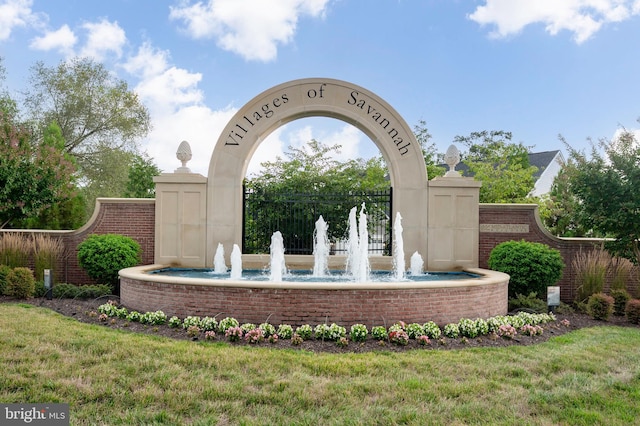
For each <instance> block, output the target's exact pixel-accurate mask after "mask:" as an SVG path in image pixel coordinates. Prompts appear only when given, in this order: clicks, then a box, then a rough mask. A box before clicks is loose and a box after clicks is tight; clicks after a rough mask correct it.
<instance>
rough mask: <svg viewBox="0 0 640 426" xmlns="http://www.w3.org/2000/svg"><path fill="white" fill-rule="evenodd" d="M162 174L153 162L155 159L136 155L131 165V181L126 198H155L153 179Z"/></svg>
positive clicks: (129, 180) (128, 184)
mask: <svg viewBox="0 0 640 426" xmlns="http://www.w3.org/2000/svg"><path fill="white" fill-rule="evenodd" d="M160 173H162V170H160V169H159V168H158V166H156V165H155V163H154V162H153V159H151V158H149V157H147V156H146V155H136V156H134V157H133V159H132V160H131V163H130V165H129V175H128V177H129V179H128V180H127V187H126V191H125V197H129V198H153V197H155V195H156V189H155V183H154V182H153V177H154V176H158V175H160Z"/></svg>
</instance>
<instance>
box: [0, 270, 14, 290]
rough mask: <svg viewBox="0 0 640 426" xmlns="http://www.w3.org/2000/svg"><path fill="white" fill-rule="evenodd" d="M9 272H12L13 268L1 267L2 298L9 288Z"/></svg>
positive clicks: (0, 284) (0, 286)
mask: <svg viewBox="0 0 640 426" xmlns="http://www.w3.org/2000/svg"><path fill="white" fill-rule="evenodd" d="M9 272H11V267H9V266H7V265H0V296H2V295H3V294H4V290H5V288H6V287H7V274H8V273H9Z"/></svg>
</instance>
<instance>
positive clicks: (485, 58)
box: [0, 0, 640, 175]
mask: <svg viewBox="0 0 640 426" xmlns="http://www.w3.org/2000/svg"><path fill="white" fill-rule="evenodd" d="M78 55H81V56H90V57H93V58H94V59H96V60H98V61H101V62H103V63H104V64H105V65H106V67H107V68H108V69H109V70H111V71H112V72H113V73H114V74H115V75H117V77H118V78H121V79H124V80H126V81H127V82H128V83H129V85H130V87H131V88H132V89H134V90H136V91H137V92H138V93H139V95H140V97H141V99H142V100H143V102H144V103H145V104H146V105H147V107H148V108H149V110H150V112H151V116H152V120H153V126H154V129H153V131H152V132H151V133H150V134H149V136H148V138H147V139H146V140H144V141H142V144H143V147H144V149H145V150H146V151H147V152H148V153H149V155H151V156H152V157H153V158H154V160H155V162H156V163H157V164H158V165H159V166H160V167H161V168H162V169H163V170H165V171H168V172H171V171H173V169H175V168H177V167H178V166H179V165H180V164H179V162H178V161H177V160H176V159H175V151H176V149H177V147H178V145H179V143H180V141H182V140H187V141H189V143H190V144H191V146H192V151H193V153H194V159H193V160H192V161H191V162H190V163H189V166H190V167H191V169H192V170H193V171H195V172H198V173H202V174H204V175H206V173H207V169H208V164H209V160H210V157H211V153H212V151H213V146H214V144H215V142H216V140H217V138H218V135H219V133H220V131H221V130H222V128H223V127H224V126H225V124H226V123H227V121H228V120H229V119H230V118H231V117H232V115H233V114H234V112H235V111H237V110H238V109H239V108H241V107H242V106H243V105H244V104H245V103H247V102H248V101H250V100H251V99H252V98H253V97H254V96H256V95H258V94H259V93H261V92H262V91H264V90H266V89H269V88H270V87H273V86H275V85H278V84H280V83H284V82H287V81H290V80H294V79H298V78H307V77H327V78H335V79H339V80H345V81H348V82H351V83H354V84H356V85H359V86H362V87H364V88H366V89H368V90H370V91H372V92H374V93H376V94H377V95H378V96H380V97H382V98H383V99H385V100H386V101H387V102H388V103H389V104H391V105H392V106H393V107H394V108H395V109H396V110H397V111H398V112H399V113H400V114H401V115H402V116H403V117H404V119H405V120H406V121H407V123H408V124H409V125H410V126H411V127H413V126H414V125H415V124H417V123H418V121H419V120H425V121H426V123H427V127H428V128H429V131H430V133H431V134H432V136H433V141H434V142H435V143H436V146H437V147H438V149H439V151H442V152H444V151H445V150H446V148H447V147H448V146H449V144H451V142H452V140H453V138H454V137H455V136H456V135H468V134H469V133H470V132H473V131H480V130H506V131H511V132H512V133H513V137H514V140H515V141H517V142H523V143H524V144H525V145H527V146H533V150H534V151H546V150H554V149H562V150H563V151H564V147H563V145H562V144H561V143H560V141H559V139H558V135H559V134H562V135H563V136H564V137H565V138H566V139H567V140H568V141H569V142H570V143H571V145H572V146H574V147H577V148H585V147H587V146H588V144H587V138H589V137H591V138H593V139H598V138H611V137H614V135H615V134H616V132H617V131H619V130H620V128H621V127H625V128H626V129H628V130H636V129H638V128H640V124H639V123H638V122H637V121H636V120H637V119H638V117H640V102H639V99H640V78H639V76H640V0H529V1H527V0H484V1H463V0H460V1H451V0H423V1H419V0H375V1H374V0H201V1H194V0H165V1H160V0H109V1H97V0H95V1H94V0H0V56H1V57H2V58H3V64H4V66H5V68H6V71H7V79H6V81H5V86H6V88H7V89H9V91H10V92H11V93H12V95H13V96H14V97H16V98H18V99H19V97H20V95H19V92H20V91H21V90H24V89H25V88H26V87H27V85H28V75H29V68H30V66H32V65H33V64H34V63H35V62H36V61H44V62H45V63H46V64H47V65H50V66H54V65H57V64H58V63H59V62H60V61H61V60H65V59H68V58H71V57H73V56H78ZM311 138H315V139H317V140H320V141H322V142H325V143H341V144H342V145H343V149H342V156H344V157H348V158H350V157H354V156H361V157H369V156H372V155H376V154H377V150H376V149H375V146H374V145H373V143H372V142H371V141H370V140H369V139H368V138H367V137H366V136H365V135H364V134H362V133H361V132H360V131H358V130H356V129H355V128H353V127H351V126H350V125H346V124H344V123H342V122H339V121H335V120H331V119H321V118H317V119H316V118H309V119H304V120H299V121H296V122H293V123H290V124H289V125H287V126H285V127H282V128H280V129H278V130H277V131H275V132H274V133H272V134H271V135H270V136H269V138H267V140H265V141H264V142H263V144H262V145H261V147H260V149H259V150H258V151H257V152H256V154H255V155H254V158H253V160H252V166H251V167H250V171H252V170H253V171H255V170H256V167H257V164H258V163H259V162H260V161H264V160H266V159H273V158H274V156H276V155H282V153H283V152H284V150H286V148H287V146H290V145H291V146H296V147H298V146H302V145H303V144H304V143H306V142H307V141H308V140H309V139H311Z"/></svg>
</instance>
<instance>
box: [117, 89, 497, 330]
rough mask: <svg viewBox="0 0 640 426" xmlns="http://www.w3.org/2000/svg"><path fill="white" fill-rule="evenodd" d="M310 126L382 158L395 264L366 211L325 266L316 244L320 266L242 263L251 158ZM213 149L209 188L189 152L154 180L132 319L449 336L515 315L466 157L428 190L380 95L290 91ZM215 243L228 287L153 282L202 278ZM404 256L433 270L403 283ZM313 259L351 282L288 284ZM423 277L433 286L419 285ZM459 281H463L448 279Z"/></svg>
mask: <svg viewBox="0 0 640 426" xmlns="http://www.w3.org/2000/svg"><path fill="white" fill-rule="evenodd" d="M285 94H286V97H285ZM265 106H273V108H272V109H270V111H269V114H268V115H266V114H259V115H260V116H261V117H262V118H261V119H260V120H258V119H257V118H256V119H253V118H252V117H256V116H255V115H254V114H257V113H256V111H264V108H265ZM374 106H375V108H374ZM372 111H373V112H374V113H372ZM312 116H326V117H332V118H335V119H338V120H343V121H345V122H347V123H350V124H352V125H354V126H356V127H358V128H359V129H360V130H362V131H363V132H364V133H365V134H367V135H369V136H370V138H371V140H372V141H373V142H374V143H375V144H376V146H377V147H378V148H379V150H380V152H381V153H382V156H383V157H384V159H385V161H386V163H387V167H388V172H389V174H388V176H389V181H390V184H391V187H392V189H393V202H392V205H391V206H390V213H389V214H390V216H391V218H395V217H396V216H397V215H396V213H397V212H402V225H400V222H399V220H397V222H398V226H397V229H396V230H395V231H394V232H396V236H395V238H394V239H395V240H396V245H395V247H394V251H393V253H392V256H371V257H369V256H368V247H369V243H368V231H367V217H366V210H365V208H364V206H362V208H361V210H360V215H359V221H358V213H357V208H355V207H354V208H353V209H352V210H351V211H350V212H349V224H350V230H349V235H348V250H347V255H346V256H345V255H342V254H340V255H329V256H325V255H324V254H323V253H321V251H322V249H321V245H322V243H321V242H320V241H319V239H318V242H317V245H316V247H315V251H316V253H315V254H314V255H313V256H311V255H290V254H285V253H284V251H282V250H281V249H279V248H278V249H276V247H274V250H272V252H273V253H274V255H273V256H269V255H268V254H255V255H253V254H252V255H250V254H241V253H240V251H239V249H238V250H236V247H235V244H236V243H239V242H241V241H242V238H243V231H244V228H243V226H244V221H243V202H242V200H243V181H244V179H245V178H246V170H247V165H248V164H249V162H250V160H251V157H252V155H253V153H254V152H255V150H256V149H257V147H258V145H259V144H260V143H261V142H262V141H263V140H264V139H265V137H266V136H267V135H268V134H270V133H271V132H273V131H274V130H275V129H276V128H277V127H279V126H282V125H284V124H286V123H288V122H290V121H294V120H297V119H300V118H304V117H312ZM214 146H215V147H214V150H213V153H212V155H211V161H210V163H209V169H208V175H207V176H203V175H200V174H197V173H191V172H190V170H189V168H188V167H187V165H186V162H187V161H188V159H189V158H191V152H190V149H188V144H187V143H186V142H185V143H184V144H181V148H180V149H179V152H178V153H177V157H178V158H179V159H180V161H181V162H182V167H180V168H179V169H177V170H176V172H175V173H163V174H162V175H160V176H157V177H156V178H154V181H155V183H156V199H155V236H154V237H155V238H154V244H155V245H154V247H153V253H154V263H155V264H153V265H145V266H139V267H136V268H127V269H124V270H122V271H120V291H121V301H122V303H123V304H124V305H125V306H127V307H128V308H130V309H134V310H138V311H155V310H157V309H159V308H161V309H163V311H164V312H165V313H167V314H168V315H177V316H179V317H184V316H187V315H217V314H220V313H224V314H225V315H228V316H233V317H235V318H236V319H237V320H238V321H240V322H252V323H261V322H264V321H265V320H266V319H267V318H269V320H270V321H271V322H272V323H287V324H291V325H295V324H305V323H306V324H320V323H326V322H336V323H339V324H342V325H345V326H348V325H350V324H355V323H366V324H367V325H376V324H385V323H386V324H389V323H391V322H393V321H405V322H418V323H424V322H426V321H435V322H437V323H439V324H444V323H447V322H457V321H458V320H459V319H460V318H463V317H466V318H478V317H480V318H487V317H490V316H495V315H504V314H506V313H507V293H508V281H509V277H508V276H507V275H505V274H501V273H499V272H495V271H488V270H485V269H479V268H478V264H479V255H478V254H479V251H480V247H479V233H480V226H479V223H480V222H479V208H478V203H479V188H480V186H481V183H480V182H478V181H475V180H474V179H473V178H468V177H463V176H461V175H460V174H459V173H457V172H456V171H455V167H456V164H457V162H458V161H459V155H457V154H456V150H455V149H453V148H450V149H449V150H447V153H448V155H447V161H446V162H447V164H448V165H449V172H447V174H446V176H444V177H436V178H434V179H432V180H429V179H428V176H427V174H426V173H425V170H426V166H425V162H424V156H423V153H422V151H421V149H420V144H419V142H418V141H417V140H416V138H415V136H414V135H413V132H412V131H411V128H410V126H409V125H408V124H407V123H406V122H405V121H404V119H403V118H402V117H401V116H400V115H399V114H398V113H397V112H396V111H395V110H394V109H393V107H391V105H389V104H388V103H387V102H385V101H384V100H383V99H381V98H380V97H379V96H377V95H375V94H374V93H372V92H370V91H368V90H366V89H365V88H362V87H358V86H356V85H354V84H352V83H349V82H344V81H339V80H334V79H327V78H313V79H311V78H310V79H301V80H294V81H291V82H287V83H283V84H281V85H278V86H276V87H273V88H271V89H268V90H267V91H265V92H263V93H261V94H259V95H258V96H256V97H255V98H253V100H251V101H250V102H249V103H247V104H246V105H245V106H244V107H242V108H240V109H239V110H238V112H237V113H236V114H235V115H234V117H233V118H232V119H231V120H230V121H229V123H228V124H227V126H226V127H225V129H224V130H223V131H222V132H221V133H220V137H219V139H218V140H217V142H216V143H215V144H214ZM345 213H346V212H345ZM498 224H499V223H498ZM401 228H404V231H405V235H404V238H402V230H401ZM484 232H487V231H484ZM489 232H490V231H489ZM399 237H400V238H399ZM316 238H318V236H317V235H316ZM399 240H400V241H399ZM216 242H220V243H221V244H222V245H223V246H224V248H225V249H226V250H227V251H229V250H230V248H231V247H232V246H234V250H233V252H232V253H231V269H232V271H231V277H230V278H226V277H224V278H222V277H219V276H216V275H215V274H209V275H208V277H207V278H194V277H175V276H160V275H159V274H156V273H153V272H154V271H157V270H161V269H163V268H167V267H169V266H177V267H181V268H189V267H190V268H204V267H205V266H206V265H207V264H208V262H210V259H211V257H212V254H213V253H214V252H215V251H216V246H215V244H216ZM274 243H275V241H274ZM276 245H277V244H276ZM403 246H404V247H403ZM405 251H407V252H410V253H413V252H414V251H415V252H417V253H422V255H424V256H425V260H424V269H423V265H422V264H421V265H418V261H417V260H414V258H416V259H417V256H420V255H416V256H411V257H412V266H411V274H410V275H411V276H409V277H403V276H402V274H404V273H405V272H406V271H405V269H406V268H405V266H404V264H403V262H404V260H405V259H404V257H405V255H404V252H405ZM316 258H317V259H318V263H319V264H318V268H319V269H324V265H322V262H323V259H327V270H329V271H345V272H346V274H345V275H347V276H348V279H347V278H346V279H338V280H337V281H322V280H316V281H314V282H309V281H304V280H302V279H296V278H295V276H294V278H293V279H290V278H291V276H292V275H294V274H291V273H287V269H286V268H287V267H288V268H289V270H290V271H298V270H305V271H307V272H306V273H307V275H310V274H311V273H312V272H311V271H312V269H313V268H315V265H314V262H315V259H316ZM420 260H422V259H420ZM285 264H286V266H285ZM242 268H246V270H247V271H249V270H259V271H265V270H267V269H269V268H270V269H271V274H272V276H271V278H270V279H269V280H268V281H267V280H264V281H260V282H256V281H253V280H250V279H248V278H247V277H246V276H245V274H244V272H240V271H242ZM313 270H314V272H313V273H318V274H322V273H323V272H321V271H320V270H315V269H313ZM381 270H383V271H386V272H387V273H389V272H391V271H394V276H392V277H391V278H390V279H388V280H384V281H376V280H372V279H371V278H372V277H373V278H377V275H376V274H377V272H378V271H381ZM424 271H428V273H422V272H424ZM466 273H470V275H469V274H467V275H464V274H466ZM440 274H441V275H440ZM329 275H330V276H333V275H334V274H333V273H331V272H330V273H329ZM418 276H420V278H423V277H430V278H433V277H436V279H435V280H431V281H426V280H425V281H419V280H415V279H414V278H417V277H418ZM453 276H455V277H456V278H458V279H453V280H452V279H450V277H453Z"/></svg>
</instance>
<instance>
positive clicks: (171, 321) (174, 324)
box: [169, 315, 215, 334]
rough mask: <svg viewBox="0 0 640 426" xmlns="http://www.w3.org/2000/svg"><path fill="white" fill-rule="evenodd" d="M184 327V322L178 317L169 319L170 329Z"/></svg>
mask: <svg viewBox="0 0 640 426" xmlns="http://www.w3.org/2000/svg"><path fill="white" fill-rule="evenodd" d="M181 325H182V321H181V320H180V318H178V317H177V316H175V315H174V316H172V317H171V318H169V327H171V328H178V327H180V326H181ZM214 334H215V333H214Z"/></svg>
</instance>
